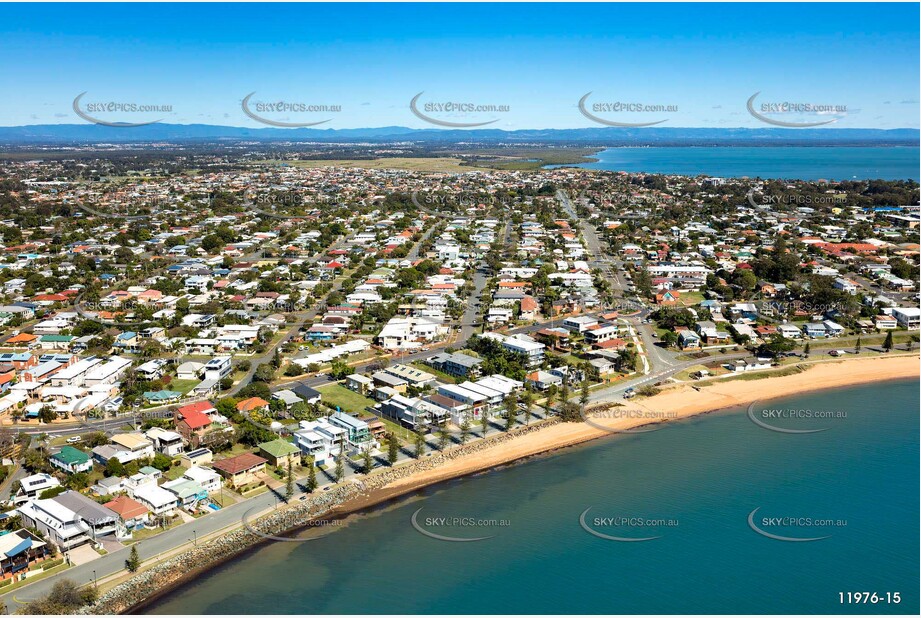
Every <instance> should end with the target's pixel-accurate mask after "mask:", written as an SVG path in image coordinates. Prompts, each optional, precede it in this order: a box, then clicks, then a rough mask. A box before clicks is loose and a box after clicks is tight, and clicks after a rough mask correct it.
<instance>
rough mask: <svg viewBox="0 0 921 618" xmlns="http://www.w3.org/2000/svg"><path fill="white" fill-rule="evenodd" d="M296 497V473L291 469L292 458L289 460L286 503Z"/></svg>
mask: <svg viewBox="0 0 921 618" xmlns="http://www.w3.org/2000/svg"><path fill="white" fill-rule="evenodd" d="M293 497H294V471H293V470H292V469H291V458H290V457H289V458H288V476H287V478H286V479H285V502H289V501H290V500H291V498H293Z"/></svg>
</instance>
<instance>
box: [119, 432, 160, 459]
mask: <svg viewBox="0 0 921 618" xmlns="http://www.w3.org/2000/svg"><path fill="white" fill-rule="evenodd" d="M110 439H111V440H112V443H113V444H115V445H116V446H120V447H122V449H124V450H125V451H128V452H129V453H130V454H131V458H130V459H129V460H128V461H134V460H136V459H146V458H148V457H153V456H154V446H153V442H151V441H150V440H148V439H147V438H145V437H144V436H143V435H142V434H140V433H118V434H115V435H114V436H112V437H111V438H110ZM122 463H126V462H124V461H122Z"/></svg>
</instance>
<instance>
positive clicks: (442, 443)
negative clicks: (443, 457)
mask: <svg viewBox="0 0 921 618" xmlns="http://www.w3.org/2000/svg"><path fill="white" fill-rule="evenodd" d="M447 446H448V430H447V429H445V428H444V427H439V428H438V450H439V451H443V450H445V447H447Z"/></svg>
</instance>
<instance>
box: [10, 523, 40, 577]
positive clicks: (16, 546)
mask: <svg viewBox="0 0 921 618" xmlns="http://www.w3.org/2000/svg"><path fill="white" fill-rule="evenodd" d="M51 554H52V552H51V550H50V548H49V546H48V544H47V543H45V542H44V541H42V540H41V539H40V538H39V537H38V536H36V535H34V534H33V533H31V532H29V531H28V530H25V529H23V528H21V529H19V530H15V531H12V532H8V533H6V534H4V535H2V536H0V580H4V579H7V578H12V577H13V576H14V575H16V574H17V573H23V574H24V573H26V572H27V571H28V570H29V569H30V567H32V566H33V565H34V564H36V563H38V562H41V561H42V560H44V559H45V558H47V557H49V556H50V555H51Z"/></svg>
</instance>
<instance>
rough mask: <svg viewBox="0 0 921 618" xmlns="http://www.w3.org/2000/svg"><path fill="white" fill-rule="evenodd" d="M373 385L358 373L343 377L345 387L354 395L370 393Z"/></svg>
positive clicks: (370, 380) (372, 381) (371, 381)
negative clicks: (354, 393)
mask: <svg viewBox="0 0 921 618" xmlns="http://www.w3.org/2000/svg"><path fill="white" fill-rule="evenodd" d="M373 384H374V380H372V379H371V378H369V377H368V376H366V375H362V374H360V373H353V374H351V375H348V376H346V377H345V386H346V387H347V388H348V389H349V390H353V391H355V392H356V393H360V394H362V395H367V394H368V393H369V392H370V390H371V386H372V385H373ZM318 394H319V393H318Z"/></svg>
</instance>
